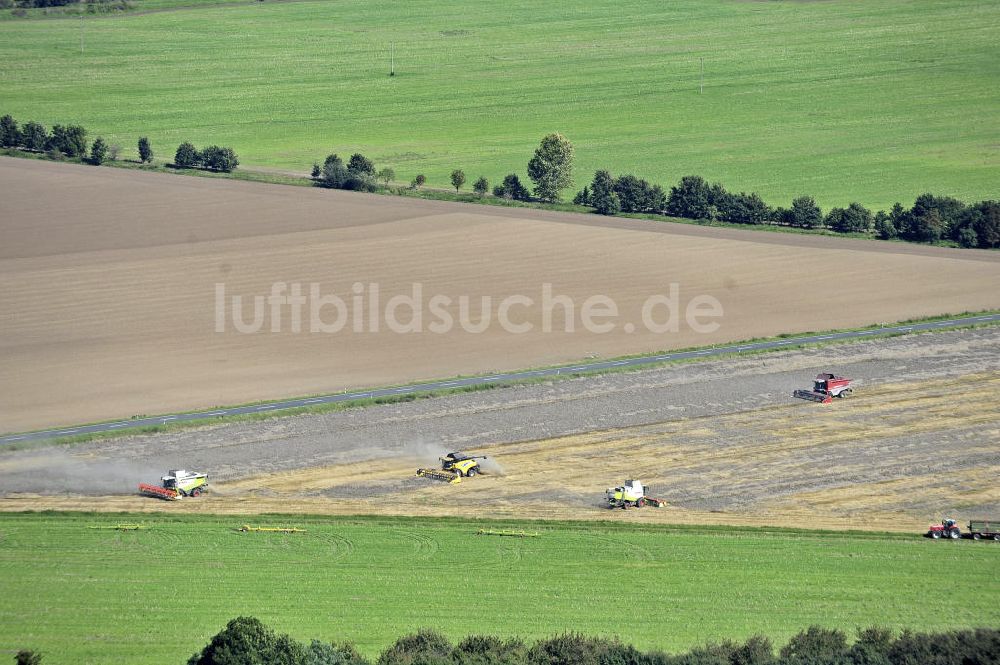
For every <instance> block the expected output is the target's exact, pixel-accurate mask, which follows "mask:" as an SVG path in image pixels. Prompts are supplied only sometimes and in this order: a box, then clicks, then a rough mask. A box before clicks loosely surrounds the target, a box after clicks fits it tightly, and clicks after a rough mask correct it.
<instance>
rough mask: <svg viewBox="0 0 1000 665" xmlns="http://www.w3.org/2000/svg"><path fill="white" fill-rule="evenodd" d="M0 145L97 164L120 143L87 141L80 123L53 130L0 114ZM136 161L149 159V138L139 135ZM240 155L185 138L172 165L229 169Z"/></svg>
mask: <svg viewBox="0 0 1000 665" xmlns="http://www.w3.org/2000/svg"><path fill="white" fill-rule="evenodd" d="M0 147H2V148H9V149H12V150H23V151H26V152H35V153H45V154H47V155H48V157H49V158H50V159H56V160H61V159H66V158H69V159H79V160H80V161H84V162H88V163H90V164H96V165H98V166H100V165H101V164H103V163H104V162H105V161H107V160H108V159H109V158H110V159H111V160H113V161H117V159H118V155H119V154H120V152H121V146H117V145H112V146H109V145H108V144H107V143H106V142H105V141H104V139H103V138H102V137H100V136H98V137H97V138H96V139H94V142H93V144H90V145H89V149H88V142H87V130H86V128H84V127H83V126H81V125H53V126H52V131H49V130H48V129H46V128H45V126H44V125H42V124H40V123H37V122H34V121H29V122H26V123H24V125H23V126H20V125H18V122H17V121H16V120H15V119H14V118H13V117H11V116H10V115H5V116H3V117H2V118H0ZM137 148H138V152H139V161H140V162H141V163H143V164H148V163H152V161H153V148H152V146H151V145H150V143H149V138H147V137H145V136H143V137H141V138H139V142H138V144H137ZM239 163H240V162H239V158H238V157H237V156H236V153H235V152H234V151H233V149H232V148H224V147H221V146H217V145H211V146H208V147H207V148H204V149H202V150H198V149H197V148H195V147H194V145H192V144H191V143H188V142H184V143H182V144H180V146H178V148H177V152H176V153H175V154H174V164H173V165H174V166H175V167H177V168H181V169H190V168H202V169H207V170H210V171H224V172H229V171H232V170H234V169H235V168H236V167H237V166H239Z"/></svg>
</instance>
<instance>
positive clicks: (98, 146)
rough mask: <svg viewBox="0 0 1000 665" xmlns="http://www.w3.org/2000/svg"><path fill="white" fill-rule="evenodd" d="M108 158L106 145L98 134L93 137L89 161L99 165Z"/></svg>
mask: <svg viewBox="0 0 1000 665" xmlns="http://www.w3.org/2000/svg"><path fill="white" fill-rule="evenodd" d="M107 158H108V145H107V144H106V143H105V142H104V139H103V138H101V137H100V136H98V137H97V138H96V139H94V145H92V146H90V163H91V164H94V165H95V166H100V165H101V164H103V163H104V160H105V159H107Z"/></svg>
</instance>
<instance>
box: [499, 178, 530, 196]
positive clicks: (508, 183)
mask: <svg viewBox="0 0 1000 665" xmlns="http://www.w3.org/2000/svg"><path fill="white" fill-rule="evenodd" d="M493 195H494V196H501V197H503V198H505V199H513V200H515V201H528V200H530V199H531V193H530V192H529V191H528V188H527V187H525V186H524V185H522V184H521V179H520V178H518V177H517V174H516V173H508V174H507V175H505V176H504V178H503V183H502V184H500V185H497V186H496V187H494V188H493Z"/></svg>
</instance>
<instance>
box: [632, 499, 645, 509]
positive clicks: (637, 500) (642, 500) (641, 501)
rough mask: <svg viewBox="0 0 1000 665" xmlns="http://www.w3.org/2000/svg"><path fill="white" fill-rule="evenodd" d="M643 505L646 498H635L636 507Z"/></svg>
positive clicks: (642, 506)
mask: <svg viewBox="0 0 1000 665" xmlns="http://www.w3.org/2000/svg"><path fill="white" fill-rule="evenodd" d="M645 506H646V500H645V499H636V502H635V507H636V508H644V507H645Z"/></svg>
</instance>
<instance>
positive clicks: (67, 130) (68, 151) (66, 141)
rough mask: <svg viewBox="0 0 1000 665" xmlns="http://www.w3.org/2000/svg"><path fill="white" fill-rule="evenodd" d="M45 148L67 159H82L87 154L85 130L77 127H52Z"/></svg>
mask: <svg viewBox="0 0 1000 665" xmlns="http://www.w3.org/2000/svg"><path fill="white" fill-rule="evenodd" d="M45 147H46V148H47V149H48V150H58V151H59V152H61V153H62V154H64V155H66V156H67V157H83V156H85V155H86V154H87V130H86V129H84V128H83V127H81V126H79V125H66V126H65V127H64V126H63V125H53V126H52V135H51V136H49V139H48V141H47V143H46V146H45Z"/></svg>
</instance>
